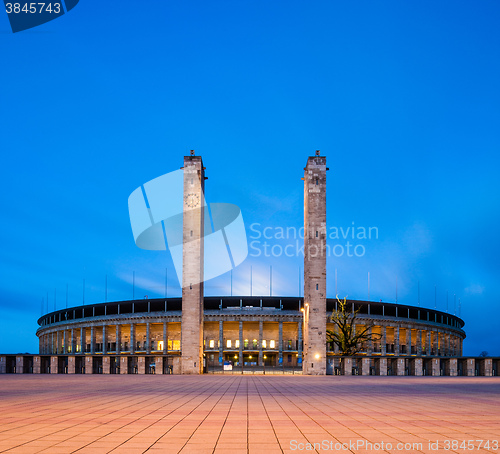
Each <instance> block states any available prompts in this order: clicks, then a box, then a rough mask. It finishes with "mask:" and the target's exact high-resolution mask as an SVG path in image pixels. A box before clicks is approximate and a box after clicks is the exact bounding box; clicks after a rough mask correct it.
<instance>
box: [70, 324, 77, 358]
mask: <svg viewBox="0 0 500 454" xmlns="http://www.w3.org/2000/svg"><path fill="white" fill-rule="evenodd" d="M70 346H71V354H72V355H74V354H75V350H76V348H75V330H74V329H73V328H71V345H70Z"/></svg>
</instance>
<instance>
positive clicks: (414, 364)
mask: <svg viewBox="0 0 500 454" xmlns="http://www.w3.org/2000/svg"><path fill="white" fill-rule="evenodd" d="M410 361H411V374H412V375H415V376H417V377H420V376H422V374H423V365H422V358H415V359H412V360H410Z"/></svg>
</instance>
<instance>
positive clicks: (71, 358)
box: [68, 356, 75, 374]
mask: <svg viewBox="0 0 500 454" xmlns="http://www.w3.org/2000/svg"><path fill="white" fill-rule="evenodd" d="M74 373H75V357H74V356H68V374H74Z"/></svg>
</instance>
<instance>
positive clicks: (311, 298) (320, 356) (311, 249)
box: [302, 150, 327, 375]
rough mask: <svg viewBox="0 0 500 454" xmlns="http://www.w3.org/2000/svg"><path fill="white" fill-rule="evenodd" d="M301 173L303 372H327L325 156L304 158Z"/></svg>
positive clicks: (310, 373)
mask: <svg viewBox="0 0 500 454" xmlns="http://www.w3.org/2000/svg"><path fill="white" fill-rule="evenodd" d="M304 170H305V173H304V359H303V364H302V370H303V374H306V375H325V374H326V171H327V168H326V157H324V156H320V154H319V150H318V151H316V155H315V156H311V157H309V158H308V159H307V165H306V167H305V169H304Z"/></svg>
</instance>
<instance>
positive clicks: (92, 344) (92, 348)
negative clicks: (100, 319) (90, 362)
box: [90, 325, 95, 355]
mask: <svg viewBox="0 0 500 454" xmlns="http://www.w3.org/2000/svg"><path fill="white" fill-rule="evenodd" d="M94 353H95V327H94V326H93V325H92V326H91V327H90V354H91V355H93V354H94Z"/></svg>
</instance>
